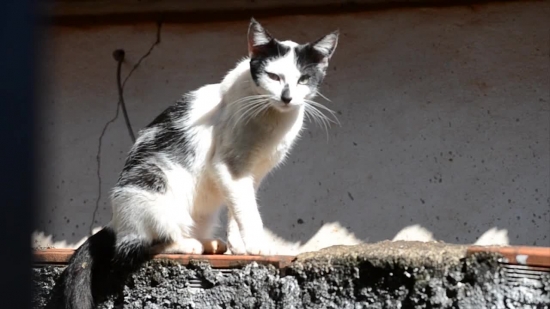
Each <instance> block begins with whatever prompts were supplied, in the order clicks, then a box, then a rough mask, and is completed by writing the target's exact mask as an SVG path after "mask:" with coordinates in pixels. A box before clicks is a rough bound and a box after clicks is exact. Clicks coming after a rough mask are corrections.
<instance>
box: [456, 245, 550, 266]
mask: <svg viewBox="0 0 550 309" xmlns="http://www.w3.org/2000/svg"><path fill="white" fill-rule="evenodd" d="M480 252H495V253H499V254H501V255H502V256H503V257H504V258H505V259H506V261H505V262H506V263H509V264H517V265H525V266H540V267H550V247H529V246H509V247H504V246H470V247H469V248H468V250H467V253H466V255H472V254H475V253H480Z"/></svg>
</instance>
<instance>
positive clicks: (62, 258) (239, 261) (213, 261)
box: [34, 249, 296, 269]
mask: <svg viewBox="0 0 550 309" xmlns="http://www.w3.org/2000/svg"><path fill="white" fill-rule="evenodd" d="M73 253H74V250H73V249H45V250H36V251H35V252H34V263H35V264H51V265H66V264H67V263H68V261H69V259H70V258H71V255H72V254H73ZM154 258H155V259H167V260H172V261H177V262H179V263H181V264H183V265H188V264H189V263H190V262H191V261H205V262H208V263H209V264H210V265H212V267H213V268H237V267H242V266H244V265H246V264H250V263H252V262H256V263H258V264H263V265H268V264H271V265H273V266H275V267H277V268H279V269H282V268H285V267H287V266H288V265H290V264H291V263H292V262H293V261H294V259H295V258H296V257H295V256H288V255H276V256H254V255H228V254H219V255H188V254H158V255H156V256H155V257H154Z"/></svg>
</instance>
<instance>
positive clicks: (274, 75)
mask: <svg viewBox="0 0 550 309" xmlns="http://www.w3.org/2000/svg"><path fill="white" fill-rule="evenodd" d="M266 73H267V76H268V77H269V78H271V79H272V80H274V81H280V80H281V78H280V77H279V75H277V74H273V73H269V72H266Z"/></svg>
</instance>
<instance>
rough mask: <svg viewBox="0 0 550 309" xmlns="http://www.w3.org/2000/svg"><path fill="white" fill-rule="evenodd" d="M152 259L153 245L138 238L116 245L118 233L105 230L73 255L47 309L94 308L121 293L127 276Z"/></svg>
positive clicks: (53, 290) (93, 236) (90, 238)
mask: <svg viewBox="0 0 550 309" xmlns="http://www.w3.org/2000/svg"><path fill="white" fill-rule="evenodd" d="M151 257H152V254H151V244H149V243H147V242H144V241H143V240H138V239H133V240H132V239H129V240H124V241H122V242H121V241H118V242H117V239H116V234H115V232H114V231H113V230H112V229H111V228H109V227H106V228H104V229H102V230H101V231H99V232H97V233H96V234H94V235H92V236H91V237H89V238H88V240H86V242H85V243H84V244H82V245H81V246H80V247H79V248H78V249H77V250H76V251H75V252H74V254H73V255H72V257H71V259H70V260H69V264H68V266H67V267H66V268H65V269H64V270H63V273H62V274H61V276H60V277H59V279H58V280H57V283H56V286H55V287H54V288H53V289H52V292H51V294H50V295H51V297H50V300H49V302H48V304H47V305H46V307H45V309H54V308H56V309H92V308H94V306H96V305H97V304H98V303H99V302H101V301H102V300H103V299H104V298H105V297H107V296H109V295H113V294H115V293H118V292H120V291H121V289H122V288H123V286H124V283H125V281H126V279H127V277H128V275H129V274H131V273H132V272H134V271H136V270H137V269H138V268H139V267H140V266H141V265H142V264H143V263H145V262H146V261H147V260H149V259H150V258H151Z"/></svg>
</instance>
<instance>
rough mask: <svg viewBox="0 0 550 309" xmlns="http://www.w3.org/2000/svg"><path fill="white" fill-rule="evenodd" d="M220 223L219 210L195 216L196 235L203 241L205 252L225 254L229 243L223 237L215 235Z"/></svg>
mask: <svg viewBox="0 0 550 309" xmlns="http://www.w3.org/2000/svg"><path fill="white" fill-rule="evenodd" d="M217 225H218V211H217V210H216V211H213V212H212V213H206V214H202V215H198V216H197V217H196V218H195V225H194V233H193V234H194V235H195V236H196V238H197V239H198V240H199V241H200V242H201V244H202V246H203V248H204V252H203V253H204V254H224V253H225V252H226V251H227V245H226V244H225V242H223V241H222V240H221V239H216V238H215V237H214V231H215V229H216V228H217Z"/></svg>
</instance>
